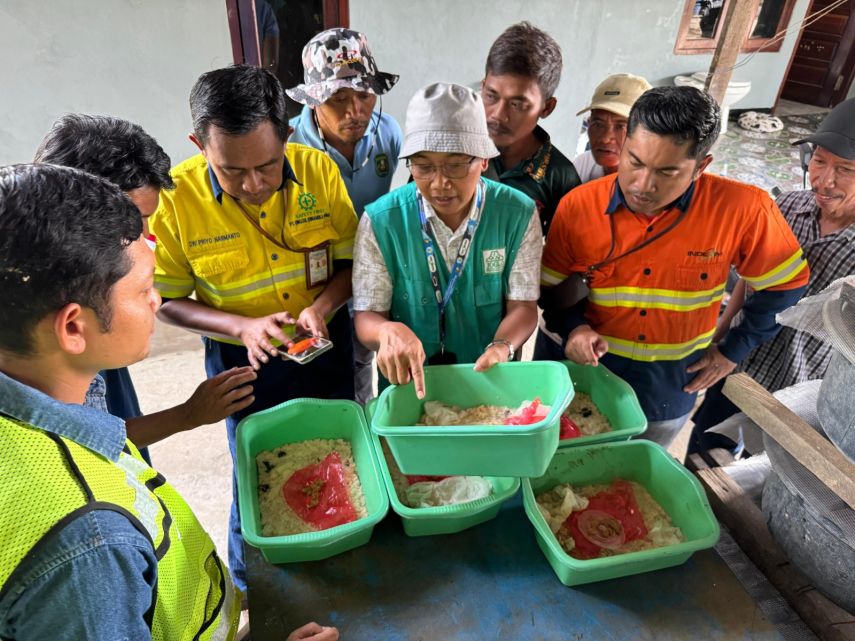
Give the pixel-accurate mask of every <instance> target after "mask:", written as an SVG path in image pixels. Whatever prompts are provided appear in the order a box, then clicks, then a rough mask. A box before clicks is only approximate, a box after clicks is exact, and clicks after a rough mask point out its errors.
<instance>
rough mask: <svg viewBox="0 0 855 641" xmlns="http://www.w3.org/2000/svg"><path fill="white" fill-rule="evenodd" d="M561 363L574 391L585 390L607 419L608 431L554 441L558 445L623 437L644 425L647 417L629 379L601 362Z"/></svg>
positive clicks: (635, 433) (614, 439)
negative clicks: (627, 380)
mask: <svg viewBox="0 0 855 641" xmlns="http://www.w3.org/2000/svg"><path fill="white" fill-rule="evenodd" d="M561 364H562V365H564V367H566V368H567V372H568V373H569V374H570V380H571V381H573V391H574V394H575V392H582V393H583V394H588V395H589V396H590V397H591V398H592V399H593V401H594V405H596V406H597V409H598V410H600V412H602V413H603V415H605V417H606V418H607V419H609V423H611V426H612V431H611V432H605V433H603V434H592V435H591V436H580V437H579V438H569V439H565V440H563V441H558V449H563V448H565V447H577V446H579V445H592V444H594V443H610V442H612V441H625V440H628V439H630V438H632V437H633V436H638V435H639V434H643V433H644V430H646V429H647V417H646V416H645V415H644V412H643V411H642V410H641V405H640V404H639V402H638V397H637V396H636V395H635V392H634V391H633V389H632V388H631V387H630V386H629V383H627V382H626V381H625V380H623V379H622V378H620V377H619V376H617V375H615V374H613V373H612V372H611V371H609V370H608V369H607V368H606V367H604V366H603V365H597V366H596V367H594V366H593V365H578V364H576V363H574V362H573V361H562V362H561Z"/></svg>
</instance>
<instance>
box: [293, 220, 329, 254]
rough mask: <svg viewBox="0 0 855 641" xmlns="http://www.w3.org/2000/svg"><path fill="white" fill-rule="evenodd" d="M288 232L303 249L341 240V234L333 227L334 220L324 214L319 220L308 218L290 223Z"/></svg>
mask: <svg viewBox="0 0 855 641" xmlns="http://www.w3.org/2000/svg"><path fill="white" fill-rule="evenodd" d="M288 232H289V233H290V235H291V237H292V238H293V239H294V242H295V243H296V245H297V246H299V247H303V248H309V247H317V246H318V245H323V244H324V243H334V242H335V241H337V240H338V239H339V234H338V232H337V231H336V229H335V227H333V224H332V219H331V218H330V217H329V216H327V215H324V214H318V218H317V220H313V219H311V217H308V218H305V219H302V220H298V221H296V222H292V223H289V224H288Z"/></svg>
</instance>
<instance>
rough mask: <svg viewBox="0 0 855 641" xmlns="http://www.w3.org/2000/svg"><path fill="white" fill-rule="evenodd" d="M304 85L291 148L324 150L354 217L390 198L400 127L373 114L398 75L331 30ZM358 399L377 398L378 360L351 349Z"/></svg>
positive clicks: (359, 38) (364, 43) (361, 38)
mask: <svg viewBox="0 0 855 641" xmlns="http://www.w3.org/2000/svg"><path fill="white" fill-rule="evenodd" d="M303 68H304V74H305V75H304V78H305V82H304V83H303V84H302V85H298V86H296V87H294V88H293V89H289V90H288V95H289V96H291V98H293V99H294V100H296V101H298V102H301V103H303V104H304V105H305V107H303V111H302V112H301V113H300V115H299V116H297V117H295V118H293V119H292V120H291V123H290V124H291V126H292V127H293V128H294V133H293V134H292V135H291V138H290V141H291V142H296V143H300V144H303V145H308V146H310V147H315V148H316V149H320V150H322V151H324V152H325V153H326V154H327V155H328V156H329V157H330V158H332V159H333V160H334V161H335V163H336V165H338V168H339V171H340V172H341V177H342V178H343V179H344V184H345V186H346V187H347V193H348V195H349V196H350V199H351V200H352V201H353V206H354V209H355V210H356V213H357V215H360V216H361V215H362V212H363V211H364V210H365V206H366V205H368V204H369V203H372V202H374V201H375V200H377V199H378V198H380V196H382V195H384V194H386V193H388V191H389V188H390V186H391V184H392V175H393V174H394V173H395V169H396V167H397V166H398V152H399V151H400V149H401V127H400V126H399V125H398V123H397V122H395V119H394V118H392V117H391V116H390V115H388V114H384V113H383V109H382V106H381V108H380V110H379V112H375V111H374V107H375V105H376V104H377V96H380V95H382V94H384V93H386V92H387V91H389V89H391V88H392V87H393V86H394V84H395V83H396V82H397V81H398V76H396V75H393V74H389V73H383V72H381V71H378V70H377V63H376V62H375V61H374V56H373V55H371V50H370V48H369V47H368V40H367V39H366V38H365V35H364V34H362V33H359V32H358V31H352V30H350V29H341V28H337V29H329V30H327V31H324V32H322V33H319V34H318V35H316V36H315V37H314V38H312V39H311V40H310V41H309V42H308V44H307V45H306V46H305V47H304V48H303ZM354 358H355V362H356V374H355V383H356V400H357V401H359V402H360V403H367V402H368V401H369V400H371V398H372V397H373V389H372V376H371V364H372V360H373V353H372V352H371V350H368V349H367V348H364V347H363V346H362V345H360V344H359V343H358V342H356V343H355V344H354Z"/></svg>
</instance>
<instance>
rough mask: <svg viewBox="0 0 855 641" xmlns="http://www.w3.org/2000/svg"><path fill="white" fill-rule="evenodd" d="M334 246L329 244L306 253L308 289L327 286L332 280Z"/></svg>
mask: <svg viewBox="0 0 855 641" xmlns="http://www.w3.org/2000/svg"><path fill="white" fill-rule="evenodd" d="M331 248H332V246H331V245H330V244H329V243H327V244H325V245H321V246H319V247H315V248H313V249H310V250H308V251H306V253H305V259H306V289H313V288H315V287H319V286H321V285H326V284H327V283H328V282H329V280H330V267H331V266H332V255H331V254H332V252H331V251H330V250H331Z"/></svg>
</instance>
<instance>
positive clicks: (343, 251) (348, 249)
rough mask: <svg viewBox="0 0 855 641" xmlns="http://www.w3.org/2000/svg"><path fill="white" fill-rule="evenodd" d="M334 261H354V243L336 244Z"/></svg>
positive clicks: (334, 246)
mask: <svg viewBox="0 0 855 641" xmlns="http://www.w3.org/2000/svg"><path fill="white" fill-rule="evenodd" d="M333 259H334V260H352V259H353V241H352V240H351V241H349V242H345V243H336V244H334V245H333Z"/></svg>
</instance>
